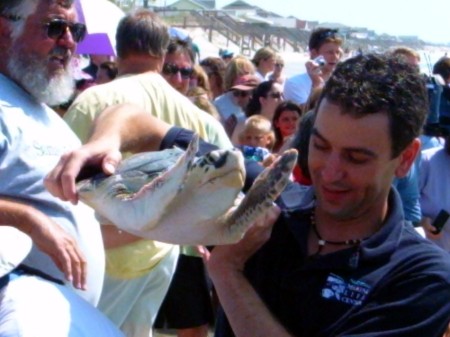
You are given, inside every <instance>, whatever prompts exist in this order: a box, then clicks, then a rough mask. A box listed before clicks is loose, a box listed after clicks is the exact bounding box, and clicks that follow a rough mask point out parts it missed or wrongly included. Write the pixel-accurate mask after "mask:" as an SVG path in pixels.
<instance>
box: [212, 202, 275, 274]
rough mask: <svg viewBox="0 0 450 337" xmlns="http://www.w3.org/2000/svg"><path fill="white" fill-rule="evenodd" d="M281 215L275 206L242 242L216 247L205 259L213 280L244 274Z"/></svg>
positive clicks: (255, 223) (260, 218) (250, 230)
mask: <svg viewBox="0 0 450 337" xmlns="http://www.w3.org/2000/svg"><path fill="white" fill-rule="evenodd" d="M279 215H280V209H279V208H278V206H275V205H274V206H272V207H271V208H270V209H268V210H267V211H266V212H265V213H264V214H262V215H261V216H260V217H259V218H258V219H257V220H256V221H255V222H254V224H253V225H252V226H251V227H250V228H249V229H248V230H247V232H246V233H245V235H244V237H243V238H242V240H240V241H239V242H237V243H235V244H233V245H221V246H215V247H214V249H213V250H212V252H211V253H210V254H209V256H207V258H205V259H204V260H205V263H206V266H207V268H208V271H209V274H210V276H211V278H212V279H213V280H214V279H215V278H218V277H223V275H224V272H234V271H237V272H242V271H243V270H244V266H245V263H246V262H247V260H248V259H249V258H250V257H251V256H252V255H253V254H254V253H255V252H256V251H257V250H258V249H259V248H261V246H262V245H263V244H264V243H265V242H266V241H267V240H268V239H269V238H270V234H271V232H272V226H273V224H274V223H275V221H276V220H277V218H278V216H279Z"/></svg>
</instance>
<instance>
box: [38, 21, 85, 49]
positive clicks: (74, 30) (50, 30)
mask: <svg viewBox="0 0 450 337" xmlns="http://www.w3.org/2000/svg"><path fill="white" fill-rule="evenodd" d="M44 27H46V28H47V36H48V37H49V38H51V39H54V40H58V39H60V38H62V37H63V36H64V34H65V33H66V32H67V29H69V30H70V34H72V38H73V40H74V41H75V42H77V43H78V42H81V41H82V40H83V39H84V37H85V36H86V25H85V24H83V23H73V22H69V21H67V20H64V19H53V20H51V21H49V22H47V23H45V24H44Z"/></svg>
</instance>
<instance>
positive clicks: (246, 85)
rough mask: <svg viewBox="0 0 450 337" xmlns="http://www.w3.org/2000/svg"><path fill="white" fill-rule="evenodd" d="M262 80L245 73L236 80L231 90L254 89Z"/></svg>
mask: <svg viewBox="0 0 450 337" xmlns="http://www.w3.org/2000/svg"><path fill="white" fill-rule="evenodd" d="M259 83H261V81H260V80H259V78H258V77H256V76H255V75H243V76H240V77H238V78H237V79H236V81H234V85H233V86H232V87H231V90H243V91H245V90H253V89H255V88H256V87H257V86H258V85H259Z"/></svg>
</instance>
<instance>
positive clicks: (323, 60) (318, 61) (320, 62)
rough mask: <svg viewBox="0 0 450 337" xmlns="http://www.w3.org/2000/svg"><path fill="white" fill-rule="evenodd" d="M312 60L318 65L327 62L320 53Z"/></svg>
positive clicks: (320, 65) (321, 65)
mask: <svg viewBox="0 0 450 337" xmlns="http://www.w3.org/2000/svg"><path fill="white" fill-rule="evenodd" d="M313 61H314V62H315V63H317V64H318V65H319V67H323V66H324V65H325V64H326V63H327V61H325V57H323V56H322V55H319V56H317V57H316V58H315V59H314V60H313Z"/></svg>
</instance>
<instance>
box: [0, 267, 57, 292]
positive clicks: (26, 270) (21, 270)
mask: <svg viewBox="0 0 450 337" xmlns="http://www.w3.org/2000/svg"><path fill="white" fill-rule="evenodd" d="M21 275H34V276H39V277H41V278H43V279H45V280H47V281H51V282H54V283H57V284H60V285H64V282H63V281H61V280H59V279H57V278H54V277H53V276H50V275H48V274H46V273H44V272H42V271H40V270H38V269H35V268H31V267H28V266H26V265H24V264H20V265H19V266H17V268H15V269H14V270H12V271H11V272H9V273H8V274H6V275H4V276H2V277H0V289H2V288H3V287H4V286H6V285H7V284H8V283H9V282H10V281H12V280H14V279H15V278H17V277H19V276H21Z"/></svg>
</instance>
